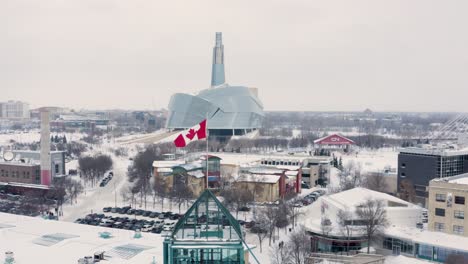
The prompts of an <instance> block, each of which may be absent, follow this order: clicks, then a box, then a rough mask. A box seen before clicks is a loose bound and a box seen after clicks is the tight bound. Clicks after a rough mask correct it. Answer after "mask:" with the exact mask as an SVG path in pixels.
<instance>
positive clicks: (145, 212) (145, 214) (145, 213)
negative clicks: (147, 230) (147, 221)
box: [142, 211, 151, 216]
mask: <svg viewBox="0 0 468 264" xmlns="http://www.w3.org/2000/svg"><path fill="white" fill-rule="evenodd" d="M142 215H143V216H150V215H151V211H144V212H143V214H142Z"/></svg>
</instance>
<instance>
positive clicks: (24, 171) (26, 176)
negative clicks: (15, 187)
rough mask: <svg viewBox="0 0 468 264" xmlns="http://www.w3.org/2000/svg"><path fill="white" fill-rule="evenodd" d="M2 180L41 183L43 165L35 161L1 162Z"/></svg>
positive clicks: (5, 181)
mask: <svg viewBox="0 0 468 264" xmlns="http://www.w3.org/2000/svg"><path fill="white" fill-rule="evenodd" d="M0 182H4V183H9V182H16V183H28V184H40V183H41V167H40V165H39V164H34V163H22V162H17V161H7V162H0Z"/></svg>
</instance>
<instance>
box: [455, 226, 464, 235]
mask: <svg viewBox="0 0 468 264" xmlns="http://www.w3.org/2000/svg"><path fill="white" fill-rule="evenodd" d="M453 233H454V234H457V235H463V233H464V228H463V226H459V225H454V226H453Z"/></svg>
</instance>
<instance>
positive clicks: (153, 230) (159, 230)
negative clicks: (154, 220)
mask: <svg viewBox="0 0 468 264" xmlns="http://www.w3.org/2000/svg"><path fill="white" fill-rule="evenodd" d="M162 231H163V229H162V227H154V228H153V229H151V231H150V232H151V233H154V234H161V232H162Z"/></svg>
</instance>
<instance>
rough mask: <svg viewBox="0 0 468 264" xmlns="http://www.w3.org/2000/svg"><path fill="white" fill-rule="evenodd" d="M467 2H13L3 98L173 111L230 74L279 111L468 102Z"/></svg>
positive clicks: (6, 27) (0, 6) (3, 24)
mask: <svg viewBox="0 0 468 264" xmlns="http://www.w3.org/2000/svg"><path fill="white" fill-rule="evenodd" d="M467 8H468V2H464V1H450V2H440V1H422V0H415V1H405V0H394V1H385V2H384V1H375V0H362V1H359V0H358V1H334V0H331V1H322V2H316V1H306V0H292V1H279V0H269V1H266V0H260V1H254V2H252V1H246V0H239V1H229V2H222V3H221V2H219V1H215V0H210V1H197V2H190V1H184V2H182V1H177V0H176V1H170V2H166V1H150V0H135V1H113V0H82V1H52V0H43V1H33V0H23V1H2V2H0V32H3V34H0V43H1V44H0V91H1V92H0V101H7V100H20V101H25V102H28V103H30V106H31V107H30V108H35V107H41V106H59V107H69V108H73V109H96V110H100V109H161V108H166V109H167V106H168V103H169V98H170V96H171V95H172V94H173V93H176V92H184V93H196V92H198V91H200V90H202V89H206V88H208V87H210V85H211V84H210V80H211V78H210V75H211V63H212V48H213V36H214V34H215V32H216V31H220V32H223V44H224V46H225V50H224V55H225V57H224V61H225V63H226V69H225V71H226V82H227V83H228V84H230V85H246V86H249V87H256V88H258V91H259V97H260V98H261V100H262V102H263V104H264V106H265V110H266V111H364V110H365V109H366V108H370V109H372V110H373V111H400V112H436V111H441V112H468V104H467V103H466V99H467V98H468V89H467V87H468V74H467V70H468V55H467V54H468V53H467V52H466V47H467V46H468V36H466V34H464V33H463V32H465V31H466V30H465V25H467V24H468V17H467V16H466V15H465V10H466V9H467Z"/></svg>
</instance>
